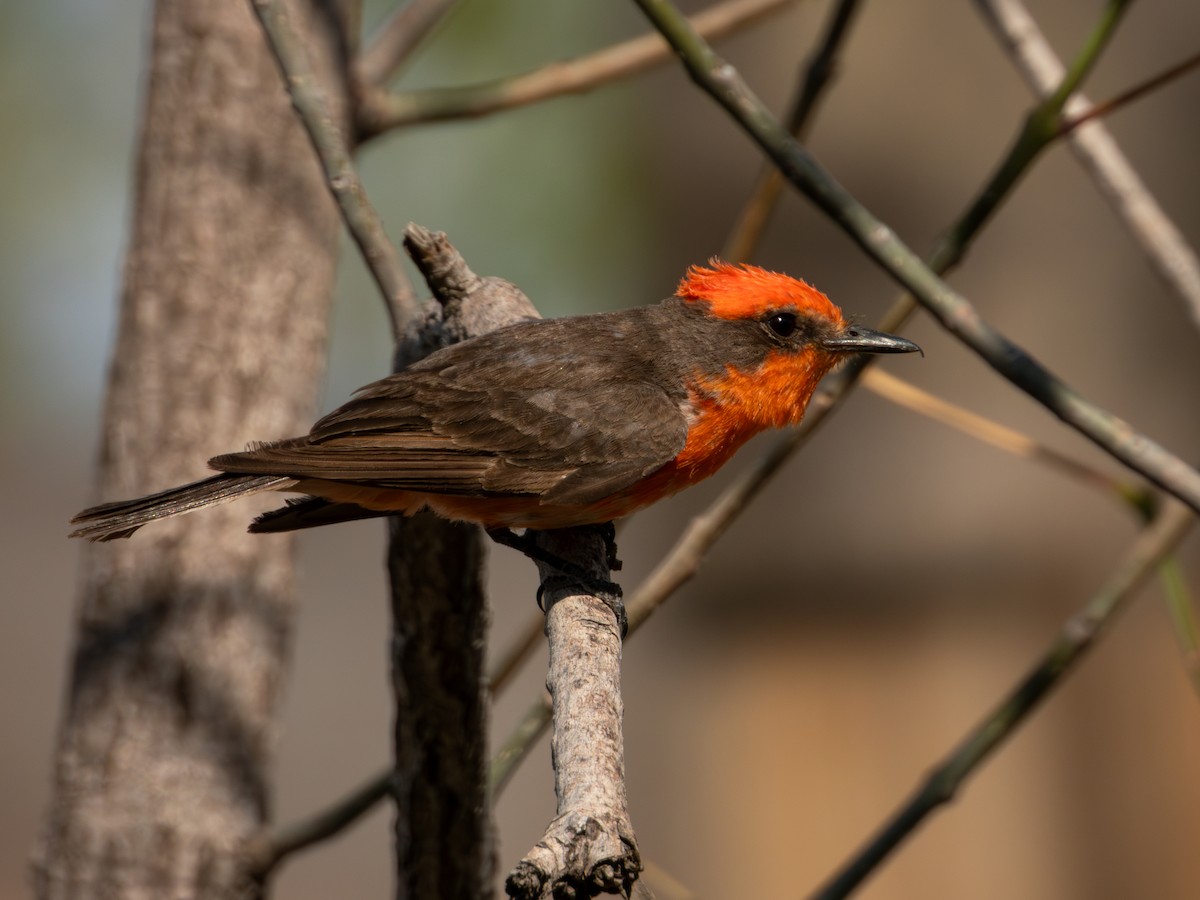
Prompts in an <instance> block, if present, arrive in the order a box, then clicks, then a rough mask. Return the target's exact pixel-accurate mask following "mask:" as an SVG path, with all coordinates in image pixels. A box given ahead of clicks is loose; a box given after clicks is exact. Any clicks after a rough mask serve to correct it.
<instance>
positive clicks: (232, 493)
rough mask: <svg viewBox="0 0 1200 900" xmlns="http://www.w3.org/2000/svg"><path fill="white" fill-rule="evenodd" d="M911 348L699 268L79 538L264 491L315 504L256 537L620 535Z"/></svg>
mask: <svg viewBox="0 0 1200 900" xmlns="http://www.w3.org/2000/svg"><path fill="white" fill-rule="evenodd" d="M919 349H920V348H919V347H917V345H916V344H914V343H913V342H912V341H908V340H905V339H904V338H901V337H896V336H894V335H890V334H883V333H880V332H876V331H869V330H867V329H865V328H860V327H858V326H856V325H850V324H848V323H847V322H846V320H845V318H843V316H842V313H841V310H839V309H838V308H837V307H836V306H834V305H833V303H831V302H830V300H829V298H827V297H826V296H825V295H824V294H822V293H821V292H820V291H818V290H816V289H815V288H813V287H811V286H809V285H808V284H805V283H804V282H802V281H798V280H796V279H794V278H791V277H789V276H787V275H782V274H779V273H775V272H768V271H766V270H765V269H760V268H757V267H755V266H733V265H729V264H726V263H720V262H714V263H712V264H711V267H710V268H703V267H698V266H696V267H692V268H691V269H690V270H689V271H688V273H687V275H686V276H685V277H684V279H683V281H682V282H680V285H679V288H678V290H677V291H676V296H675V297H672V298H670V299H668V300H665V301H663V302H662V303H660V304H659V305H658V306H649V307H641V308H636V309H627V310H621V311H619V312H610V313H599V314H596V315H590V316H578V317H573V318H564V319H547V320H540V321H531V322H524V323H521V324H517V325H511V326H509V327H507V328H502V329H500V330H498V331H494V332H492V333H491V334H487V335H483V336H481V337H477V338H473V339H470V340H467V341H463V342H462V343H460V344H455V345H453V346H451V347H447V348H445V349H443V350H439V351H437V352H435V353H433V354H431V355H429V356H428V357H426V358H425V359H423V360H421V361H420V362H418V363H416V364H415V365H412V366H410V367H409V368H407V369H405V370H404V371H402V372H399V373H397V374H395V375H392V376H390V377H388V378H384V379H382V380H381V381H377V382H375V383H374V384H370V385H367V386H366V387H364V388H362V389H361V390H359V391H358V392H357V393H356V395H355V397H354V399H353V400H351V401H350V402H349V403H347V404H346V405H344V406H342V407H341V408H339V409H336V410H334V411H333V412H332V413H330V414H329V415H327V416H326V417H325V418H323V419H321V420H320V421H319V422H317V424H316V425H314V426H313V428H312V431H310V432H309V433H308V434H307V435H305V436H304V437H298V438H291V439H289V440H284V441H277V442H275V443H270V444H264V445H261V446H255V447H252V448H251V449H249V450H245V451H243V452H241V453H227V454H224V455H222V456H218V457H215V458H213V459H211V460H209V465H210V466H211V467H212V468H214V469H216V470H218V471H219V472H220V473H221V474H219V475H215V476H213V477H211V478H208V479H205V480H204V481H197V482H195V483H193V484H188V485H184V486H182V487H177V488H172V489H170V490H167V491H163V492H161V493H158V494H152V495H150V496H148V497H142V498H139V499H137V500H124V501H120V502H117V503H106V504H104V505H102V506H96V507H92V508H91V509H86V510H84V511H83V512H81V513H80V514H79V515H77V516H76V517H75V518H74V520H73V521H74V522H75V523H78V524H79V525H80V527H79V528H78V529H77V530H76V531H74V532H73V533H72V537H87V538H91V539H92V540H97V541H106V540H110V539H112V538H118V537H128V536H129V535H130V534H132V533H133V532H134V531H136V530H137V529H138V528H140V527H141V526H142V525H145V524H146V523H147V522H152V521H154V520H156V519H162V518H166V517H168V516H174V515H178V514H180V513H184V512H190V511H191V510H194V509H200V508H203V507H206V506H211V505H213V504H216V503H223V502H225V501H226V500H232V499H235V498H237V497H242V496H246V495H248V494H255V493H259V492H260V491H291V492H296V493H300V494H306V495H308V497H307V498H306V499H303V500H299V501H294V502H292V503H291V504H289V505H287V506H285V507H283V508H282V509H279V510H276V511H274V512H270V513H267V514H266V515H264V516H261V517H260V518H259V519H257V520H256V521H255V522H254V523H253V524H252V525H251V526H250V530H251V531H256V532H268V531H288V530H292V529H295V528H306V527H309V526H311V525H324V524H328V523H331V522H340V521H346V520H349V519H358V518H366V517H370V516H380V515H393V514H403V515H408V514H411V513H413V512H416V511H417V510H419V509H422V508H426V507H427V508H429V509H431V510H433V511H434V512H435V513H438V514H439V515H442V516H445V517H446V518H448V519H458V520H463V521H468V522H477V523H479V524H480V525H483V526H484V527H485V528H487V529H489V530H498V529H504V528H512V527H522V528H533V529H544V528H565V527H568V526H573V525H587V524H596V523H603V522H608V521H610V520H612V519H617V518H620V517H621V516H624V515H627V514H629V513H631V512H633V511H634V510H636V509H640V508H641V507H643V506H648V505H649V504H651V503H654V502H656V501H658V500H661V499H662V498H664V497H667V496H670V495H671V494H674V493H675V492H676V491H679V490H681V489H682V488H685V487H687V486H689V485H692V484H695V483H696V482H698V481H700V480H702V479H704V478H707V477H708V476H710V475H712V474H713V473H714V472H716V471H717V470H718V469H719V468H721V466H723V465H724V464H725V463H726V461H728V459H729V458H730V457H731V456H732V455H733V453H734V451H736V450H737V449H738V447H740V446H741V445H742V444H744V443H745V442H746V441H747V440H748V439H749V438H751V437H753V436H754V435H756V434H758V433H759V432H760V431H763V430H764V429H767V428H779V427H782V426H785V425H792V424H795V423H796V422H799V421H800V418H801V416H803V414H804V408H805V407H806V406H807V405H808V401H809V398H810V397H811V396H812V394H813V391H814V390H815V389H816V386H817V383H818V382H819V381H820V380H821V378H822V377H823V376H824V375H825V374H826V373H827V372H829V370H830V369H832V368H833V367H834V365H836V364H837V362H838V361H839V360H841V359H843V358H844V357H845V356H846V355H847V354H850V353H856V352H858V353H910V352H912V351H915V350H919Z"/></svg>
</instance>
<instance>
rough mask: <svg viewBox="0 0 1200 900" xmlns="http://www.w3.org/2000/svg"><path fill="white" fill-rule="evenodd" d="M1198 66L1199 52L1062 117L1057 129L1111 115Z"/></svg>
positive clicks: (1199, 63) (1073, 126)
mask: <svg viewBox="0 0 1200 900" xmlns="http://www.w3.org/2000/svg"><path fill="white" fill-rule="evenodd" d="M1198 66H1200V53H1196V54H1195V55H1194V56H1191V57H1189V58H1188V59H1185V60H1184V61H1183V62H1181V63H1179V64H1178V65H1174V66H1171V68H1169V69H1167V70H1166V71H1165V72H1162V73H1160V74H1158V75H1155V76H1154V77H1153V78H1150V79H1147V80H1146V81H1143V82H1142V83H1141V84H1137V85H1134V86H1133V87H1131V88H1129V90H1127V91H1122V92H1121V93H1119V94H1117V95H1116V96H1115V97H1109V98H1108V99H1107V100H1101V101H1100V102H1099V103H1096V104H1095V105H1094V106H1092V107H1091V108H1090V109H1088V110H1087V111H1085V112H1081V113H1077V114H1075V115H1072V116H1070V117H1068V118H1065V119H1063V121H1062V122H1061V124H1060V125H1059V126H1058V128H1059V131H1061V132H1062V133H1063V134H1066V133H1068V132H1070V131H1074V130H1075V129H1076V128H1078V127H1079V126H1080V125H1083V124H1084V123H1086V122H1091V121H1093V120H1095V119H1100V118H1103V117H1105V116H1108V115H1111V114H1112V113H1114V112H1116V111H1117V110H1118V109H1120V108H1121V107H1123V106H1127V105H1128V104H1130V103H1133V102H1134V101H1135V100H1140V99H1141V98H1142V97H1144V96H1145V95H1146V94H1149V93H1150V92H1151V91H1156V90H1158V89H1159V88H1160V87H1162V86H1163V85H1166V84H1169V83H1171V82H1172V81H1174V80H1175V79H1176V78H1179V77H1181V76H1183V75H1186V74H1187V73H1188V72H1190V71H1191V70H1192V69H1195V68H1196V67H1198Z"/></svg>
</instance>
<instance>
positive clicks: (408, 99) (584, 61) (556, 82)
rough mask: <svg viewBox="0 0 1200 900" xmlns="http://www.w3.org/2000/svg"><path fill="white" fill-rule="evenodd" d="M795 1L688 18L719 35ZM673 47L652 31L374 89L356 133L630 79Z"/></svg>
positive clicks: (753, 0)
mask: <svg viewBox="0 0 1200 900" xmlns="http://www.w3.org/2000/svg"><path fill="white" fill-rule="evenodd" d="M796 2H798V0H725V2H722V3H717V4H715V5H714V6H712V7H710V8H709V9H706V10H704V11H703V12H701V13H698V14H697V15H696V16H695V18H694V19H693V20H692V21H693V22H694V23H695V25H696V28H697V29H698V30H700V32H701V33H703V34H705V35H706V36H708V37H710V38H718V37H722V36H724V35H726V34H729V33H731V32H733V31H736V30H737V29H739V28H743V27H745V26H746V25H749V24H751V23H753V22H756V21H758V20H759V19H761V18H762V17H764V16H766V15H768V14H770V13H773V12H775V11H777V10H780V9H782V8H784V7H785V6H789V5H791V4H793V3H796ZM670 58H671V48H670V47H668V46H667V44H666V42H665V41H663V39H662V38H661V37H660V36H659V35H658V34H656V33H653V32H652V33H650V34H645V35H642V36H640V37H637V38H634V39H632V40H629V41H624V42H623V43H620V44H615V45H613V46H611V47H607V48H605V49H604V50H601V51H599V52H597V53H593V54H590V55H588V56H583V57H580V58H579V59H574V60H570V61H567V62H556V63H551V64H550V65H548V66H545V67H544V68H541V69H537V70H536V71H533V72H528V73H526V74H524V75H517V76H515V77H511V78H502V79H499V80H497V81H491V82H486V83H484V84H472V85H465V86H463V87H453V88H434V89H430V90H423V91H410V92H406V93H393V92H389V91H385V90H381V89H376V90H372V89H370V87H369V85H368V86H367V90H366V91H365V93H364V94H363V96H362V98H361V105H360V108H359V111H358V132H359V137H360V139H361V140H364V141H365V140H369V139H370V138H372V137H375V136H377V135H379V134H382V133H384V132H386V131H390V130H392V129H394V128H400V127H403V126H405V125H412V124H415V123H418V122H439V121H446V120H450V119H464V118H475V117H478V116H485V115H489V114H491V113H495V112H500V111H502V110H508V109H515V108H518V107H521V106H528V105H530V104H532V103H538V102H541V101H543V100H550V99H553V98H555V97H561V96H563V95H566V94H579V93H584V92H586V91H590V90H593V89H595V88H597V87H600V86H601V85H604V84H608V83H610V82H613V81H617V80H619V79H622V78H628V77H630V76H632V75H636V74H638V73H640V72H644V71H646V70H647V69H650V68H652V67H653V66H656V65H660V64H662V63H664V62H667V61H669V60H670Z"/></svg>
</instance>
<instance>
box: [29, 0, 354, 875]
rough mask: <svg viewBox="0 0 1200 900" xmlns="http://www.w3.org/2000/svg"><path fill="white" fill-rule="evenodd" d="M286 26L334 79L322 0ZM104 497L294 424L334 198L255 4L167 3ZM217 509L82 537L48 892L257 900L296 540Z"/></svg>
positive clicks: (160, 22) (45, 855)
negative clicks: (125, 535) (248, 865)
mask: <svg viewBox="0 0 1200 900" xmlns="http://www.w3.org/2000/svg"><path fill="white" fill-rule="evenodd" d="M305 9H306V12H305V14H303V15H298V16H297V19H298V21H304V22H305V23H306V30H307V31H308V32H309V34H310V35H311V36H312V39H313V40H312V43H313V55H314V58H315V59H319V60H320V61H321V71H322V73H323V76H324V77H326V78H327V79H329V84H330V85H331V90H330V95H331V96H332V97H337V98H339V100H338V102H339V104H341V99H340V98H342V97H344V95H345V92H344V90H343V89H342V87H341V85H340V77H339V76H338V75H337V74H336V73H338V72H340V71H342V69H343V64H342V59H341V56H342V49H341V47H342V37H341V34H342V32H341V31H340V29H339V28H338V27H337V25H336V23H337V22H338V21H340V19H339V16H338V14H337V13H336V11H335V10H334V8H333V5H332V4H330V5H329V6H328V7H325V6H321V5H320V4H317V5H314V6H308V7H305ZM136 179H137V180H136V197H135V200H134V217H133V223H132V227H133V233H132V236H131V243H130V248H129V252H128V257H127V261H126V269H125V276H124V282H125V283H124V289H123V295H122V299H121V315H120V327H119V335H118V340H117V347H116V351H115V354H114V358H113V362H112V367H111V372H110V384H109V393H108V399H107V406H106V409H105V413H104V422H103V437H102V446H101V462H100V469H99V477H98V490H97V494H98V496H97V498H96V499H104V500H107V499H115V498H122V497H131V496H135V495H139V494H143V493H147V492H150V491H153V490H157V489H161V488H164V487H167V486H170V485H173V484H177V483H181V482H184V481H188V480H191V479H194V478H196V477H198V476H202V475H203V474H204V473H205V466H204V461H205V460H206V459H207V457H209V456H210V455H213V454H215V453H217V452H222V451H227V450H230V449H236V448H239V447H241V446H242V445H244V444H245V442H246V441H248V440H251V439H268V438H277V437H284V436H287V435H291V434H295V433H298V432H300V431H303V430H304V429H306V428H307V426H308V424H309V422H310V420H311V417H312V413H313V411H314V405H315V404H314V397H315V394H316V388H317V385H318V379H319V376H320V374H321V372H322V369H323V365H324V349H325V340H326V321H327V315H328V302H329V296H330V290H331V285H332V278H333V272H334V255H335V250H336V238H337V219H336V213H335V210H334V207H333V204H332V203H331V201H330V199H329V195H328V190H327V188H326V187H325V185H324V183H323V181H322V178H321V173H320V169H319V167H318V166H317V163H316V162H315V160H314V159H313V155H312V151H311V148H310V147H309V145H308V141H307V139H306V138H305V136H304V134H303V132H302V130H301V129H300V126H299V124H298V123H297V121H296V119H295V116H294V114H293V111H292V109H291V107H290V104H289V103H288V100H287V96H286V94H285V92H284V90H283V86H282V84H281V82H280V79H279V75H278V73H277V71H276V69H275V64H274V62H273V60H272V59H271V58H270V56H269V55H268V53H267V52H266V49H265V47H264V43H263V39H262V35H261V33H260V31H259V27H258V24H257V22H256V21H255V20H254V18H253V16H252V14H251V12H250V9H249V7H248V5H247V4H243V3H191V2H188V0H161V2H159V3H158V4H157V6H156V9H155V18H154V27H153V33H152V48H151V59H150V63H149V68H148V89H147V97H146V104H145V108H144V112H143V121H142V132H141V136H140V144H139V149H138V160H137V172H136ZM259 509H260V506H256V505H255V504H254V503H253V502H247V503H238V504H233V505H230V506H223V507H219V508H216V509H212V510H210V511H206V512H204V513H200V514H197V515H193V516H185V517H182V518H179V519H175V520H171V521H168V522H164V523H159V524H156V525H155V526H153V527H150V528H147V529H145V531H144V532H142V533H139V534H138V535H137V536H136V537H135V538H133V539H132V540H130V541H115V542H113V543H110V544H96V545H88V546H87V548H86V549H85V551H84V552H85V578H84V587H83V592H82V599H81V602H80V607H79V613H78V636H77V640H76V648H75V653H74V659H73V667H72V677H71V682H70V687H69V696H68V698H67V706H66V709H65V712H64V717H63V722H62V725H61V730H60V735H59V746H58V755H57V759H56V770H55V782H54V792H53V797H52V801H51V806H50V808H49V810H48V814H47V819H46V824H45V829H44V833H43V837H42V840H41V843H40V846H39V848H38V852H37V855H36V864H35V871H36V876H35V883H36V888H37V893H38V895H39V896H41V897H45V898H49V897H106V898H108V897H147V898H150V897H154V898H161V897H214V898H216V897H220V898H231V897H241V896H252V895H255V894H256V893H258V891H259V886H258V885H256V884H254V883H253V879H252V878H250V877H249V876H248V875H247V874H246V871H245V868H244V863H243V859H242V856H241V848H242V847H243V846H244V844H245V842H246V841H247V839H249V838H250V837H251V836H253V835H254V834H256V833H257V832H258V831H259V830H260V828H261V827H262V826H263V824H264V821H265V820H266V818H267V816H268V807H269V792H268V785H267V763H268V760H269V757H270V753H271V747H272V738H273V735H274V730H275V715H276V712H277V707H278V702H277V701H278V699H279V689H280V686H281V683H282V678H283V674H284V667H285V664H286V662H287V658H288V652H289V648H290V642H291V632H292V622H293V615H294V601H293V592H292V561H293V560H292V556H293V553H292V539H291V538H290V537H289V536H270V537H255V536H249V535H247V534H246V524H247V522H248V521H249V519H250V518H251V517H252V516H253V515H254V513H255V512H257V511H259Z"/></svg>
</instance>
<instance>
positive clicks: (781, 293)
mask: <svg viewBox="0 0 1200 900" xmlns="http://www.w3.org/2000/svg"><path fill="white" fill-rule="evenodd" d="M675 294H676V296H678V297H681V298H682V299H684V300H687V301H690V302H696V301H699V302H702V303H705V304H707V305H708V308H709V311H710V312H711V313H712V315H714V316H716V317H717V318H719V319H755V318H759V317H760V316H762V315H764V314H765V313H767V312H770V311H772V310H777V309H792V310H794V311H795V312H798V313H809V314H810V315H816V316H818V317H820V318H823V319H826V320H828V321H829V322H831V323H833V324H835V325H837V326H839V327H841V326H843V325H844V324H845V318H844V317H843V316H842V311H841V310H840V309H838V307H837V306H836V305H834V303H833V301H831V300H830V299H829V298H828V297H826V296H825V295H824V294H822V293H821V292H820V291H818V290H817V289H816V288H815V287H813V286H812V285H810V284H808V283H806V282H804V281H801V280H799V279H798V278H793V277H791V276H790V275H784V274H783V273H781V272H771V271H768V270H767V269H762V268H759V267H758V266H751V265H747V264H745V263H742V264H739V265H733V264H732V263H727V262H723V261H721V260H719V259H711V260H709V263H708V267H704V266H692V267H691V268H689V269H688V270H687V274H686V275H684V276H683V280H682V281H680V282H679V287H678V288H676V290H675Z"/></svg>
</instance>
